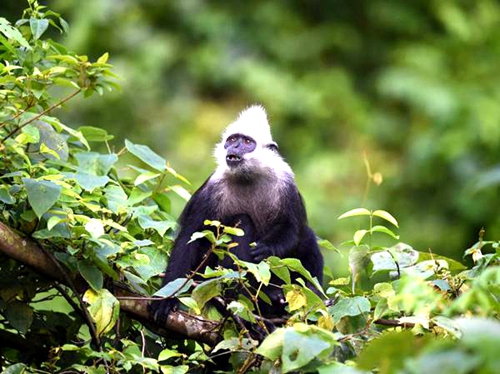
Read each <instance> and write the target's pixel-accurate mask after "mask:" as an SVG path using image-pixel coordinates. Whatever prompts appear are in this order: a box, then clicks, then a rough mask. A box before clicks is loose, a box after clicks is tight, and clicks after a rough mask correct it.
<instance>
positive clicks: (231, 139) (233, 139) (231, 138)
mask: <svg viewBox="0 0 500 374" xmlns="http://www.w3.org/2000/svg"><path fill="white" fill-rule="evenodd" d="M226 141H227V142H229V143H234V142H235V141H236V136H230V137H229V138H227V140H226Z"/></svg>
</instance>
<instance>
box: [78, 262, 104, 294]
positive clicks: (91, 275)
mask: <svg viewBox="0 0 500 374" xmlns="http://www.w3.org/2000/svg"><path fill="white" fill-rule="evenodd" d="M78 271H79V272H80V274H81V275H82V277H83V278H84V279H85V280H86V281H87V283H88V284H89V286H90V287H92V289H93V290H94V291H99V290H101V289H102V285H103V281H104V279H103V276H102V273H101V271H100V270H99V269H98V268H97V266H95V265H94V264H92V263H91V262H90V261H87V260H80V261H78Z"/></svg>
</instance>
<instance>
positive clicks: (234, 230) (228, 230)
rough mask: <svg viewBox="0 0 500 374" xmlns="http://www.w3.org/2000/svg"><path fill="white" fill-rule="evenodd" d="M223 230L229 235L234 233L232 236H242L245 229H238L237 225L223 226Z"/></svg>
mask: <svg viewBox="0 0 500 374" xmlns="http://www.w3.org/2000/svg"><path fill="white" fill-rule="evenodd" d="M224 232H225V233H226V234H229V235H234V236H244V235H245V231H243V230H242V229H239V228H237V227H230V226H224Z"/></svg>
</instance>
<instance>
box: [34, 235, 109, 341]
mask: <svg viewBox="0 0 500 374" xmlns="http://www.w3.org/2000/svg"><path fill="white" fill-rule="evenodd" d="M39 248H40V249H41V250H42V252H44V253H45V255H46V256H47V257H48V258H49V259H50V260H51V261H52V263H53V264H54V265H55V266H56V267H57V269H58V270H59V272H60V274H62V276H63V278H64V280H65V281H66V283H67V284H68V286H69V287H70V288H71V290H72V291H73V293H74V294H75V296H76V298H77V299H78V303H79V304H80V308H79V309H80V311H81V312H82V313H83V317H84V318H83V320H84V321H85V324H86V325H87V326H88V328H89V331H90V335H91V336H92V340H93V341H94V344H95V345H96V347H99V348H100V346H101V340H100V339H99V336H98V335H97V330H96V328H95V325H94V321H93V320H92V317H91V316H90V313H89V311H88V310H87V308H86V306H85V303H84V302H83V299H82V297H81V296H80V294H79V293H78V290H77V289H76V287H75V285H74V283H73V280H72V279H71V277H70V276H69V274H68V272H67V271H66V269H64V268H63V267H62V265H61V263H60V262H59V261H57V259H56V258H55V257H54V255H53V254H52V253H51V252H50V251H48V250H47V249H46V248H44V247H43V246H41V245H39Z"/></svg>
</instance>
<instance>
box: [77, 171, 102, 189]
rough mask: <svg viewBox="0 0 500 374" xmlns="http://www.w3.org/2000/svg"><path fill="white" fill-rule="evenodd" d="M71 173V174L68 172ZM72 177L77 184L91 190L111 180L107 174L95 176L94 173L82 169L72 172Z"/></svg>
mask: <svg viewBox="0 0 500 374" xmlns="http://www.w3.org/2000/svg"><path fill="white" fill-rule="evenodd" d="M70 175H71V174H70ZM72 178H75V179H76V181H77V183H78V185H79V186H80V187H81V188H83V189H84V190H85V191H89V192H92V191H94V190H95V189H96V188H100V187H104V186H106V185H107V184H108V182H109V181H110V180H111V179H109V177H108V176H107V175H103V176H97V175H95V174H88V173H85V172H82V171H79V172H77V173H74V174H73V175H72Z"/></svg>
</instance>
